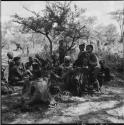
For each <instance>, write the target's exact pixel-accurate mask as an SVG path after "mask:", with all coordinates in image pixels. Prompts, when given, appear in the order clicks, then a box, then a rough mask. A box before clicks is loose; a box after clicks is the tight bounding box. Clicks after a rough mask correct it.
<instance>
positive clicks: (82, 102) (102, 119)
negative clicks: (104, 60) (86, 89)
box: [2, 75, 124, 124]
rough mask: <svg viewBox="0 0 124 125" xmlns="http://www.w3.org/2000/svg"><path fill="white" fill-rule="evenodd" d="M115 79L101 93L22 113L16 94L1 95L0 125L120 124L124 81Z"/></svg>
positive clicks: (123, 120) (60, 101)
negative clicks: (40, 124) (51, 124)
mask: <svg viewBox="0 0 124 125" xmlns="http://www.w3.org/2000/svg"><path fill="white" fill-rule="evenodd" d="M115 79H116V80H115ZM115 79H114V80H112V81H111V82H109V83H107V84H106V85H104V86H103V88H102V94H94V95H86V94H85V95H82V97H69V96H63V97H62V98H61V99H59V100H58V101H57V105H56V106H55V107H47V106H43V105H39V106H36V107H34V108H33V109H31V110H30V111H25V112H24V111H21V110H20V108H19V99H20V95H13V96H3V97H2V123H11V124H19V123H21V124H26V123H29V124H30V123H80V122H81V123H124V79H122V78H119V77H117V75H116V77H115ZM17 105H18V106H17Z"/></svg>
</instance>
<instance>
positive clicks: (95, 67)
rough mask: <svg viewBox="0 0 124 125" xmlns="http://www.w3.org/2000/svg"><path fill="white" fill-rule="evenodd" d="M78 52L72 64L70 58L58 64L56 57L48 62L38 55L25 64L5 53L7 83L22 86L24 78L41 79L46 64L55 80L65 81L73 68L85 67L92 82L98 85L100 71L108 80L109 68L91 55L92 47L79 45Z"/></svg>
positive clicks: (102, 61)
mask: <svg viewBox="0 0 124 125" xmlns="http://www.w3.org/2000/svg"><path fill="white" fill-rule="evenodd" d="M79 49H80V52H79V54H78V58H77V60H76V61H75V62H74V63H72V60H71V57H70V56H65V58H64V63H62V64H61V65H60V64H59V60H58V58H57V56H56V55H53V56H52V62H50V61H49V60H46V61H45V60H43V59H42V58H40V56H39V55H38V54H36V55H35V57H34V58H33V57H29V61H28V62H26V63H25V64H24V63H22V61H21V57H13V53H12V52H9V53H7V56H8V64H9V77H8V82H9V84H11V85H23V83H24V79H25V78H27V77H28V78H30V79H32V80H34V79H37V78H39V77H41V74H42V71H43V70H46V67H48V64H50V63H52V64H51V66H52V67H55V73H54V75H56V78H58V79H67V80H68V78H67V77H68V75H67V74H69V71H70V70H72V69H74V68H75V67H87V70H88V73H89V75H90V79H91V80H92V82H94V83H96V84H98V83H97V82H98V80H97V76H98V73H99V72H100V71H102V72H104V74H105V78H106V80H110V71H109V68H107V67H105V65H104V64H105V62H104V60H101V61H99V60H98V57H97V56H96V55H95V54H94V53H93V46H92V45H87V46H86V50H85V44H81V45H79Z"/></svg>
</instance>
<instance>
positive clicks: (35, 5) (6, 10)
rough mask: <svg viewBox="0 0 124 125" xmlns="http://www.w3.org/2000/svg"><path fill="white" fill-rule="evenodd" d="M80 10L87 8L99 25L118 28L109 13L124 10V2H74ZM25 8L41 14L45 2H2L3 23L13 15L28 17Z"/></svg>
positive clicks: (87, 13) (28, 14) (87, 12)
mask: <svg viewBox="0 0 124 125" xmlns="http://www.w3.org/2000/svg"><path fill="white" fill-rule="evenodd" d="M72 4H76V5H77V6H78V7H79V8H86V9H87V11H86V13H85V14H86V15H87V16H96V17H97V19H98V20H97V24H101V25H108V24H110V23H113V24H115V25H116V26H117V28H119V27H118V24H117V22H116V21H115V20H113V19H112V18H111V17H110V16H109V15H108V13H109V12H110V11H115V10H118V9H122V8H123V6H124V1H73V2H72ZM23 6H25V7H27V8H29V9H31V10H35V11H36V12H39V11H41V12H42V10H43V9H44V7H45V1H2V2H1V22H2V23H4V22H7V21H9V20H11V15H13V14H15V13H17V14H19V15H20V16H23V17H28V16H30V13H29V12H28V11H26V10H25V9H23Z"/></svg>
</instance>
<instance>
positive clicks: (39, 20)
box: [13, 1, 85, 54]
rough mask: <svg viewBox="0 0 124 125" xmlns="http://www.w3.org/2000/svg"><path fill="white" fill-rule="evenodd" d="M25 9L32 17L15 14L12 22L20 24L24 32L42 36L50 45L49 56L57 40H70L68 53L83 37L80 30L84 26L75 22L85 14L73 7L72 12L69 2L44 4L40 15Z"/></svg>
mask: <svg viewBox="0 0 124 125" xmlns="http://www.w3.org/2000/svg"><path fill="white" fill-rule="evenodd" d="M25 9H26V10H27V11H30V12H31V13H32V14H33V16H31V17H28V18H23V17H21V16H19V15H18V14H15V15H13V19H14V20H13V21H14V22H17V23H18V24H21V25H22V26H23V31H25V32H30V31H33V32H35V33H40V34H42V35H44V36H45V37H46V38H47V40H48V41H49V43H50V53H51V54H52V51H53V50H52V49H53V43H54V42H56V41H58V39H61V38H65V39H66V38H70V41H68V42H67V51H69V50H70V49H71V48H72V47H73V46H74V44H75V42H76V41H77V40H78V39H80V38H81V37H82V36H83V34H82V32H81V30H82V29H83V27H84V26H81V25H80V22H79V21H76V20H78V18H79V16H80V15H81V14H82V13H84V12H85V9H81V10H79V9H78V8H77V6H76V5H74V11H72V9H71V2H67V1H64V2H62V1H61V2H46V7H45V9H44V10H43V11H42V12H43V13H42V14H39V13H36V12H34V11H31V10H29V9H27V8H25ZM55 24H56V26H55ZM66 41H67V40H66ZM70 42H71V43H70Z"/></svg>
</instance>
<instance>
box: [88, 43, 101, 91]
mask: <svg viewBox="0 0 124 125" xmlns="http://www.w3.org/2000/svg"><path fill="white" fill-rule="evenodd" d="M86 51H87V55H88V56H87V58H88V67H89V75H90V79H91V81H90V83H94V85H95V86H96V87H95V88H97V91H99V89H100V88H99V82H98V80H97V75H98V73H99V71H100V65H99V62H98V58H97V56H96V55H95V54H94V53H93V46H92V45H87V46H86Z"/></svg>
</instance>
